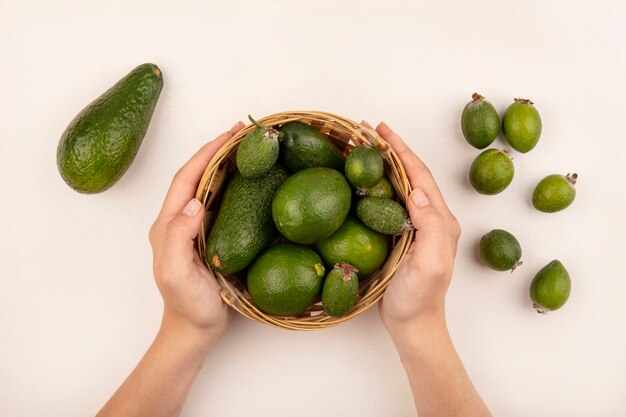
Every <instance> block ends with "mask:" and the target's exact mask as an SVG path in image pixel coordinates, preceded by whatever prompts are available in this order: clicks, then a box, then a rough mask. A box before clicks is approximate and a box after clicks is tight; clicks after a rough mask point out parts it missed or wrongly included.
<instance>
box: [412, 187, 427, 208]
mask: <svg viewBox="0 0 626 417" xmlns="http://www.w3.org/2000/svg"><path fill="white" fill-rule="evenodd" d="M411 200H413V204H415V205H416V206H417V207H424V206H427V205H429V204H430V201H429V200H428V197H426V194H424V192H423V191H422V190H413V192H412V193H411Z"/></svg>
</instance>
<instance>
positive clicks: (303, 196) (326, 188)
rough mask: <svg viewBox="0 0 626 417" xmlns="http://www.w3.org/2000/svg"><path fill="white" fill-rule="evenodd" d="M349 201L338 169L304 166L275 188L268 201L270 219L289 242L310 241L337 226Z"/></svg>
mask: <svg viewBox="0 0 626 417" xmlns="http://www.w3.org/2000/svg"><path fill="white" fill-rule="evenodd" d="M351 201H352V190H351V189H350V185H348V182H347V181H346V178H345V177H344V176H343V175H341V173H340V172H339V171H335V170H334V169H330V168H323V167H317V168H307V169H303V170H302V171H298V172H296V173H295V174H293V175H292V176H291V177H289V178H287V181H285V182H284V183H283V184H282V185H281V186H280V187H279V188H278V190H277V191H276V194H274V199H273V200H272V218H273V219H274V223H275V224H276V227H277V228H278V230H279V231H280V232H281V233H282V234H283V235H284V236H285V237H286V238H287V239H289V240H291V241H292V242H296V243H314V242H317V241H318V240H321V239H324V238H327V237H328V236H330V235H332V234H333V233H334V232H335V231H336V230H337V229H339V226H341V224H342V223H343V221H344V220H345V218H346V216H347V215H348V212H349V211H350V205H351Z"/></svg>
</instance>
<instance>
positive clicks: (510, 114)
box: [502, 98, 541, 153]
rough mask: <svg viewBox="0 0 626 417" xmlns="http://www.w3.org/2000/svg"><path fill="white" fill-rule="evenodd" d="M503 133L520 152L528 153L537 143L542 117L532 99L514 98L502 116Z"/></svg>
mask: <svg viewBox="0 0 626 417" xmlns="http://www.w3.org/2000/svg"><path fill="white" fill-rule="evenodd" d="M502 133H504V137H505V138H506V141H507V142H508V143H509V145H511V147H512V148H513V149H515V150H516V151H518V152H522V153H526V152H528V151H530V150H531V149H533V148H534V147H535V146H536V145H537V142H539V137H540V136H541V117H540V116H539V112H538V111H537V109H536V108H535V106H534V105H533V102H532V101H530V100H527V99H524V98H516V99H514V103H513V104H511V105H510V106H509V108H508V109H506V111H505V112H504V116H503V117H502Z"/></svg>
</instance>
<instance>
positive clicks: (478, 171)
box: [469, 149, 515, 195]
mask: <svg viewBox="0 0 626 417" xmlns="http://www.w3.org/2000/svg"><path fill="white" fill-rule="evenodd" d="M514 173H515V168H514V167H513V161H512V160H511V157H510V156H509V154H508V151H507V150H506V149H505V150H503V151H500V150H498V149H487V150H486V151H483V152H482V153H481V154H480V155H478V156H477V157H476V159H474V162H473V163H472V166H471V167H470V171H469V180H470V183H471V184H472V187H474V189H475V190H476V191H478V192H479V193H481V194H487V195H493V194H498V193H500V192H502V191H504V190H505V189H506V187H508V186H509V184H511V181H513V174H514Z"/></svg>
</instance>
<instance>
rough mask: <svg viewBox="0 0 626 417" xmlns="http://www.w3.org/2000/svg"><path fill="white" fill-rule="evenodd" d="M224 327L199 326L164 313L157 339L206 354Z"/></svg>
mask: <svg viewBox="0 0 626 417" xmlns="http://www.w3.org/2000/svg"><path fill="white" fill-rule="evenodd" d="M224 327H225V326H220V325H216V326H210V327H199V326H196V325H194V324H193V323H190V322H188V321H186V320H182V319H180V318H178V317H176V316H173V315H169V314H167V313H164V314H163V319H162V320H161V327H160V329H159V333H158V334H157V339H161V340H164V341H169V342H172V343H175V344H178V345H180V346H181V347H183V346H184V347H185V348H188V349H191V350H193V351H197V352H198V353H200V354H202V353H204V354H205V355H206V354H208V352H209V351H210V350H211V348H212V347H213V345H214V344H215V343H216V342H217V341H218V340H219V338H220V337H221V335H222V333H223V332H224Z"/></svg>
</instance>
